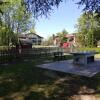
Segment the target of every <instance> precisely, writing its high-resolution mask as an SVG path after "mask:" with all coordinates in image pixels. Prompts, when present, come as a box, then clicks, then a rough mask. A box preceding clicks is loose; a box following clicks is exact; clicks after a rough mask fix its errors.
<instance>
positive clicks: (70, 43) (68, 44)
mask: <svg viewBox="0 0 100 100" xmlns="http://www.w3.org/2000/svg"><path fill="white" fill-rule="evenodd" d="M64 37H65V38H66V39H67V41H66V42H63V43H62V42H61V40H60V37H59V36H54V35H53V43H54V45H55V46H61V47H63V48H66V47H71V46H74V45H75V35H74V34H66V35H65V36H64Z"/></svg>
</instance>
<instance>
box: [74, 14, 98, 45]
mask: <svg viewBox="0 0 100 100" xmlns="http://www.w3.org/2000/svg"><path fill="white" fill-rule="evenodd" d="M94 15H95V13H94V14H93V15H91V14H89V15H86V14H82V15H81V16H80V18H79V19H78V23H77V31H78V32H77V34H76V37H77V41H78V43H79V45H81V46H84V47H94V46H96V45H97V41H98V40H100V35H99V33H100V29H99V24H100V23H99V22H98V21H97V20H96V19H95V18H94Z"/></svg>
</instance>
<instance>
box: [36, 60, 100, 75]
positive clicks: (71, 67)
mask: <svg viewBox="0 0 100 100" xmlns="http://www.w3.org/2000/svg"><path fill="white" fill-rule="evenodd" d="M37 67H40V68H44V69H49V70H54V71H59V72H64V73H71V74H76V75H81V76H86V77H92V76H94V75H95V74H97V73H98V72H100V59H97V60H95V62H93V63H90V64H88V65H87V66H83V65H75V64H73V63H72V60H64V61H56V62H52V63H46V64H42V65H38V66H37Z"/></svg>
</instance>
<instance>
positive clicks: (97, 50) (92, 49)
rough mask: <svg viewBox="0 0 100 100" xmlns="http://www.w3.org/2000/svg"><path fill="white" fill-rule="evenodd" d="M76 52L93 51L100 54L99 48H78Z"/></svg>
mask: <svg viewBox="0 0 100 100" xmlns="http://www.w3.org/2000/svg"><path fill="white" fill-rule="evenodd" d="M78 50H81V51H84V50H85V51H95V52H100V48H99V47H98V48H78Z"/></svg>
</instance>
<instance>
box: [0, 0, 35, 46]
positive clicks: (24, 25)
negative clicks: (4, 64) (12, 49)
mask: <svg viewBox="0 0 100 100" xmlns="http://www.w3.org/2000/svg"><path fill="white" fill-rule="evenodd" d="M5 1H6V2H8V3H7V4H5V3H2V4H1V5H0V9H2V12H3V14H0V22H1V23H0V28H1V29H2V27H5V30H6V29H7V30H8V29H9V30H10V31H4V30H3V31H1V32H0V34H1V35H0V36H1V37H0V38H3V39H1V40H4V39H5V40H6V41H8V42H9V43H10V42H11V40H12V39H11V38H12V34H13V35H14V36H13V37H15V36H17V35H15V34H17V33H21V32H23V31H26V30H28V29H30V27H34V21H32V17H31V13H30V12H27V11H26V7H25V5H23V6H22V5H21V1H22V0H16V1H14V0H5ZM30 19H31V22H30ZM4 32H5V33H4ZM8 32H9V33H8ZM11 33H12V34H11ZM8 34H9V38H6V37H7V36H8ZM10 34H11V36H10ZM3 35H5V38H4V37H2V36H3ZM7 39H8V40H7ZM3 44H4V45H5V43H4V42H3Z"/></svg>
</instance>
